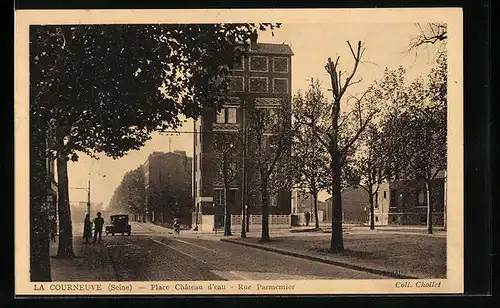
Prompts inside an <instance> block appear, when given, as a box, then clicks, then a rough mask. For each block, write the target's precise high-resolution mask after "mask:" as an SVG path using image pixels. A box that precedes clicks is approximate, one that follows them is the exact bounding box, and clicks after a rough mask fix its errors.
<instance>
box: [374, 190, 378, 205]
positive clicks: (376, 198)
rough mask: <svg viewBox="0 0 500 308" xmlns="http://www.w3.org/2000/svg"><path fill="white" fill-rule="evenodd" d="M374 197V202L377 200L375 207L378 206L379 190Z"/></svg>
mask: <svg viewBox="0 0 500 308" xmlns="http://www.w3.org/2000/svg"><path fill="white" fill-rule="evenodd" d="M373 198H374V200H373V201H374V202H375V207H376V208H378V192H376V193H375V195H374V196H373Z"/></svg>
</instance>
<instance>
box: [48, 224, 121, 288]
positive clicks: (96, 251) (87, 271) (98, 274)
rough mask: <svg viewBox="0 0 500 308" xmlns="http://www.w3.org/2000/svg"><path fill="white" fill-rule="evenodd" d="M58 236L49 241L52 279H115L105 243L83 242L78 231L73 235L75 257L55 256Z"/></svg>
mask: <svg viewBox="0 0 500 308" xmlns="http://www.w3.org/2000/svg"><path fill="white" fill-rule="evenodd" d="M57 247H58V238H56V242H55V243H54V242H51V243H50V256H51V258H50V267H51V273H52V281H113V280H116V276H115V271H114V269H113V265H112V262H111V260H110V258H109V256H108V250H107V247H106V244H105V243H103V242H101V243H96V244H85V242H84V240H83V239H82V236H81V234H80V233H75V234H74V235H73V251H74V253H75V257H74V258H71V259H63V258H58V257H57Z"/></svg>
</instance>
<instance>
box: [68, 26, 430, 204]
mask: <svg viewBox="0 0 500 308" xmlns="http://www.w3.org/2000/svg"><path fill="white" fill-rule="evenodd" d="M416 34H418V28H417V27H416V26H415V25H414V24H413V23H384V24H374V23H367V24H361V23H359V22H358V23H354V24H345V25H344V24H336V25H334V24H319V23H318V24H313V23H310V24H303V23H302V24H283V25H282V27H281V28H280V29H277V30H275V31H274V36H272V35H271V33H270V32H264V33H261V34H260V35H259V42H263V43H286V44H289V45H290V46H291V48H292V50H293V52H294V56H293V57H292V90H293V93H295V92H296V91H297V90H298V89H305V88H306V87H307V85H308V83H309V82H310V79H311V77H314V78H318V79H319V80H320V81H321V82H322V84H323V86H324V88H325V89H327V88H328V87H329V86H328V80H329V79H328V75H327V73H326V71H325V69H324V66H325V63H326V61H327V59H328V57H332V58H333V59H335V58H336V57H337V56H340V61H339V62H340V63H341V67H342V68H343V69H344V70H347V71H350V69H351V67H352V56H351V54H350V51H349V47H348V45H347V42H346V41H347V40H350V41H351V43H352V44H353V46H355V45H356V44H357V41H358V40H361V41H363V42H364V44H365V46H366V51H365V54H364V61H365V63H362V64H361V65H360V67H359V69H358V74H359V75H358V76H360V77H362V78H363V82H361V83H359V84H357V85H356V88H355V89H353V92H352V93H351V94H356V93H357V92H362V91H363V90H364V89H366V87H367V86H368V85H369V84H370V83H371V82H373V81H374V80H376V79H379V78H380V77H381V76H382V74H383V71H384V69H385V67H389V68H390V69H395V68H397V67H398V66H400V65H401V66H403V67H404V68H405V69H406V70H407V77H408V78H409V79H413V78H416V77H418V76H421V75H426V74H427V73H428V72H429V70H430V68H431V67H432V66H433V64H434V60H435V52H434V50H433V48H432V47H431V48H429V49H428V50H422V51H421V52H420V53H419V54H418V55H415V54H414V53H407V52H406V50H407V47H408V42H409V39H410V38H411V37H413V36H415V35H416ZM327 95H328V94H327ZM192 128H193V124H192V122H191V121H188V123H186V125H185V126H184V127H182V128H181V129H179V131H187V132H190V131H192ZM169 150H172V151H174V150H181V151H186V152H187V154H188V155H189V156H192V154H193V136H192V134H189V133H186V134H181V135H179V136H173V137H169V136H161V135H158V134H155V135H153V138H152V139H151V140H150V141H149V142H148V143H147V144H146V145H145V146H144V147H143V148H142V149H140V150H139V151H131V152H130V153H129V154H127V155H126V156H124V157H123V158H121V159H118V160H113V159H111V158H107V157H105V156H102V157H101V159H100V160H94V159H91V158H89V157H87V156H86V155H85V154H81V156H80V160H79V161H78V162H76V163H70V164H69V165H68V175H69V186H70V187H86V186H87V181H89V180H90V181H91V197H92V202H103V203H104V205H105V206H107V204H108V202H109V200H110V198H111V196H112V194H113V191H114V190H115V188H116V187H117V186H118V185H119V184H120V181H121V179H122V178H123V175H124V174H125V173H126V172H127V171H130V170H133V169H135V168H137V167H138V166H139V165H141V164H142V163H143V162H144V161H145V160H146V159H147V157H148V155H149V154H150V153H152V152H154V151H161V152H167V151H169ZM104 175H105V177H104ZM328 197H329V196H328V194H326V193H323V194H321V195H320V200H325V199H326V198H328ZM86 198H87V195H86V192H85V191H82V190H71V189H70V200H71V201H80V200H86Z"/></svg>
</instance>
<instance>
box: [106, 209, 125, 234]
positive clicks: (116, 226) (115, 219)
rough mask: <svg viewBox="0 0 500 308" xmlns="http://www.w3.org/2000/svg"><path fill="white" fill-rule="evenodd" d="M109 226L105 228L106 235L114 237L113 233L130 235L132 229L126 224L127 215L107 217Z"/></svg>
mask: <svg viewBox="0 0 500 308" xmlns="http://www.w3.org/2000/svg"><path fill="white" fill-rule="evenodd" d="M109 222H110V224H109V225H108V226H106V229H105V231H106V235H108V234H110V233H111V235H115V233H121V234H122V235H124V234H125V233H126V234H127V235H130V233H131V232H132V227H131V226H130V224H129V223H128V215H127V214H118V215H111V216H109Z"/></svg>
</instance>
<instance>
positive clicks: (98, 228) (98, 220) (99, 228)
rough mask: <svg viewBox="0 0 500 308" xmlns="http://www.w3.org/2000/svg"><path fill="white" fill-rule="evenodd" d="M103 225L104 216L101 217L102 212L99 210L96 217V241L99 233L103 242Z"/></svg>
mask: <svg viewBox="0 0 500 308" xmlns="http://www.w3.org/2000/svg"><path fill="white" fill-rule="evenodd" d="M103 225H104V218H102V217H101V212H97V217H96V218H94V243H95V242H96V241H97V234H99V243H100V242H101V236H102V226H103Z"/></svg>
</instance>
